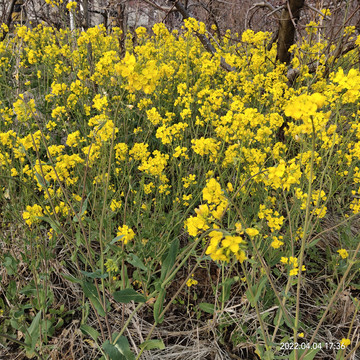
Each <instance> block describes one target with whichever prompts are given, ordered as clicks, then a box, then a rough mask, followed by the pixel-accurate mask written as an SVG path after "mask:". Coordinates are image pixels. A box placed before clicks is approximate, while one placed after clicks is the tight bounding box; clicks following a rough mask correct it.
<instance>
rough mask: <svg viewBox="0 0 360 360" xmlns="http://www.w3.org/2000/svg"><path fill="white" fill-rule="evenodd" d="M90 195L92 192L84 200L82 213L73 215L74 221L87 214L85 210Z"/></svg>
mask: <svg viewBox="0 0 360 360" xmlns="http://www.w3.org/2000/svg"><path fill="white" fill-rule="evenodd" d="M90 195H91V192H89V194H88V196H87V197H86V199H85V200H84V202H83V204H82V207H81V210H80V213H79V214H77V215H75V216H74V217H73V222H78V221H79V218H81V217H82V216H83V215H84V214H85V211H86V209H87V206H88V201H89V197H90Z"/></svg>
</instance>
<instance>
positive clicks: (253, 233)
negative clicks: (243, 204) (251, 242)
mask: <svg viewBox="0 0 360 360" xmlns="http://www.w3.org/2000/svg"><path fill="white" fill-rule="evenodd" d="M245 232H246V233H247V234H248V235H249V236H251V237H253V236H256V235H258V234H259V230H257V229H254V228H247V229H246V230H245Z"/></svg>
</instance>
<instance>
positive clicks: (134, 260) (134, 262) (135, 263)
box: [126, 254, 147, 271]
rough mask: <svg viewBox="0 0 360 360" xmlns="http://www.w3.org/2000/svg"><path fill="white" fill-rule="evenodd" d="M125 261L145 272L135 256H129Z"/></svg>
mask: <svg viewBox="0 0 360 360" xmlns="http://www.w3.org/2000/svg"><path fill="white" fill-rule="evenodd" d="M126 261H127V262H128V263H129V264H131V265H133V266H135V267H137V268H139V269H141V270H144V271H147V267H146V266H145V265H144V263H143V262H142V261H141V260H140V259H139V258H138V257H137V256H136V255H135V254H129V255H128V257H127V258H126Z"/></svg>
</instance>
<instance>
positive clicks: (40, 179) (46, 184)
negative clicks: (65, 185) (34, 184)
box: [35, 171, 49, 189]
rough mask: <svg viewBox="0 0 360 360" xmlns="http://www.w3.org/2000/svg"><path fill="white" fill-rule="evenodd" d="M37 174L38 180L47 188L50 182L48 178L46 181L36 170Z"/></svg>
mask: <svg viewBox="0 0 360 360" xmlns="http://www.w3.org/2000/svg"><path fill="white" fill-rule="evenodd" d="M35 176H36V178H37V181H38V182H39V184H40V185H41V187H43V188H44V189H47V188H48V187H49V182H48V181H47V180H45V182H44V179H43V177H42V176H41V175H40V174H39V173H37V172H36V171H35Z"/></svg>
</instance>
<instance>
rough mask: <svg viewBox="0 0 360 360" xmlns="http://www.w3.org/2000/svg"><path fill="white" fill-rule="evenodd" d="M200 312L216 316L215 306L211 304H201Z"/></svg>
mask: <svg viewBox="0 0 360 360" xmlns="http://www.w3.org/2000/svg"><path fill="white" fill-rule="evenodd" d="M198 306H199V308H200V310H202V311H204V312H206V313H209V314H214V312H215V305H214V304H210V303H206V302H204V303H200V304H199V305H198Z"/></svg>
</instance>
